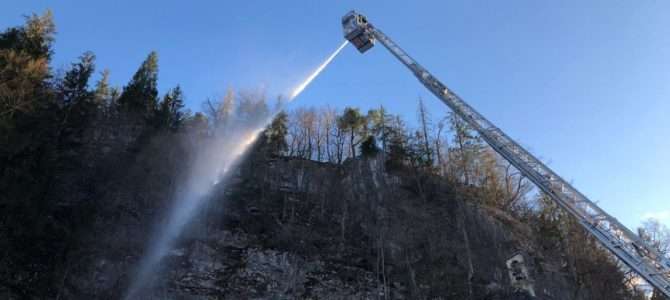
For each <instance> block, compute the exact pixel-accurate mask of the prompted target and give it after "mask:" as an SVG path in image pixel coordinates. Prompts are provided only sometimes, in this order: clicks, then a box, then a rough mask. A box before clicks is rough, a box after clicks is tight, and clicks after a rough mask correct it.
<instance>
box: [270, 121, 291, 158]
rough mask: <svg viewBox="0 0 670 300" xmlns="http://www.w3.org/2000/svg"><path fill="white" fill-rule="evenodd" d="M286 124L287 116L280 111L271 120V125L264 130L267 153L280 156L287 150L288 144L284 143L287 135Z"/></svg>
mask: <svg viewBox="0 0 670 300" xmlns="http://www.w3.org/2000/svg"><path fill="white" fill-rule="evenodd" d="M287 123H288V115H287V114H286V113H285V112H283V111H281V112H279V113H278V114H277V115H276V116H275V117H274V119H272V123H270V126H268V128H267V129H266V130H265V138H266V143H267V147H268V151H269V152H270V153H271V154H273V155H280V154H282V153H283V152H285V151H286V149H287V148H288V144H287V143H286V135H287V133H288V124H287Z"/></svg>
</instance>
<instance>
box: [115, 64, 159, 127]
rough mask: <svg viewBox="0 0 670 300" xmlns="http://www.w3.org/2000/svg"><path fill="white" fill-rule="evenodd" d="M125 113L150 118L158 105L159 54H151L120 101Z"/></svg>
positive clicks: (124, 91)
mask: <svg viewBox="0 0 670 300" xmlns="http://www.w3.org/2000/svg"><path fill="white" fill-rule="evenodd" d="M118 102H119V105H120V106H121V108H122V109H123V110H125V111H128V112H131V113H135V114H138V115H140V116H144V117H145V118H150V117H152V116H153V114H154V112H155V110H156V105H157V103H158V54H157V53H156V52H155V51H152V52H151V53H149V55H148V56H147V58H146V59H145V60H144V62H142V64H141V65H140V67H139V69H138V70H137V71H136V72H135V75H133V78H132V79H131V80H130V82H129V83H128V85H126V86H125V87H124V88H123V93H122V94H121V97H120V98H119V100H118Z"/></svg>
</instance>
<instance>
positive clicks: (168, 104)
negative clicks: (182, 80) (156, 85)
mask: <svg viewBox="0 0 670 300" xmlns="http://www.w3.org/2000/svg"><path fill="white" fill-rule="evenodd" d="M183 108H184V94H183V93H182V91H181V88H180V87H179V86H177V87H175V88H174V89H171V90H169V91H168V92H167V94H165V96H164V97H163V100H162V101H161V103H160V104H159V106H158V110H157V111H156V115H155V118H156V126H157V127H158V128H159V129H169V130H172V131H176V130H178V129H179V127H180V126H181V124H182V122H183V121H184V112H183V111H182V109H183Z"/></svg>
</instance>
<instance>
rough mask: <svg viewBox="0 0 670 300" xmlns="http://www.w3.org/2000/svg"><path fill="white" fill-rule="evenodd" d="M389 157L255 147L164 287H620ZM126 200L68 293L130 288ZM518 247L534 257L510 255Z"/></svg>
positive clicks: (445, 293) (381, 291)
mask: <svg viewBox="0 0 670 300" xmlns="http://www.w3.org/2000/svg"><path fill="white" fill-rule="evenodd" d="M382 162H383V161H382V160H381V158H380V157H377V158H371V159H360V160H352V161H348V162H347V163H345V164H343V165H339V166H337V165H332V164H327V163H318V162H313V161H308V160H302V159H290V158H285V157H273V158H269V157H266V156H264V155H259V154H256V155H253V156H252V157H251V158H250V159H249V161H248V162H246V163H245V164H244V165H243V166H242V168H241V170H240V172H239V174H237V176H236V177H235V178H233V180H231V181H232V182H231V183H230V184H229V185H228V186H227V187H221V188H220V190H219V191H218V192H217V193H216V195H215V196H213V198H212V199H211V202H210V204H209V205H208V207H207V208H206V210H205V211H204V212H203V213H202V214H201V216H199V217H198V219H197V221H196V222H195V223H194V224H193V225H192V226H191V227H190V228H189V230H188V232H187V233H186V234H185V238H184V239H183V240H182V241H181V242H180V245H179V247H178V248H176V249H175V250H174V251H172V252H171V254H170V256H169V258H168V259H167V260H166V262H165V264H164V266H163V271H162V272H158V273H159V274H161V275H160V278H159V279H158V281H159V282H158V283H157V284H156V287H155V288H153V289H152V295H153V297H155V299H531V296H530V295H531V293H534V294H535V295H536V296H537V298H538V299H616V298H609V297H607V298H595V297H593V298H592V297H591V296H589V295H590V293H591V292H592V291H590V290H579V289H578V288H577V286H578V284H577V282H576V278H575V275H574V273H573V272H572V270H571V268H570V267H569V266H568V261H567V260H566V259H564V258H562V257H563V256H562V255H561V254H560V253H557V252H556V249H552V248H547V247H545V243H543V242H542V241H541V239H542V237H540V236H538V235H537V231H536V230H534V229H533V228H530V227H529V226H528V225H526V224H523V223H521V222H519V221H516V220H515V219H514V218H511V217H510V216H508V215H507V214H505V213H504V212H501V211H495V210H492V209H486V208H481V207H476V206H475V205H473V203H474V201H473V199H471V196H469V195H472V194H474V193H473V192H472V191H471V190H470V189H472V188H466V187H462V186H459V185H457V184H451V183H448V182H444V181H443V180H440V179H439V178H431V177H425V178H420V179H417V178H415V177H413V176H412V177H408V176H406V175H404V173H403V172H391V173H389V172H385V171H384V164H383V163H382ZM417 180H421V181H422V182H421V185H422V187H421V189H420V190H419V189H417ZM119 214H121V216H119V217H117V218H114V219H113V222H112V221H111V220H107V221H105V220H101V221H100V222H101V223H98V224H97V226H96V232H95V233H94V234H93V236H94V237H97V238H96V239H95V240H92V241H91V244H90V245H89V247H86V248H87V249H86V250H85V252H90V257H89V258H87V259H83V263H82V264H80V265H77V266H73V267H72V269H71V270H70V272H69V274H68V276H67V278H65V280H64V281H65V282H63V287H64V288H63V290H61V291H60V292H59V293H60V294H61V297H63V298H82V299H83V298H100V299H118V298H120V297H122V295H123V292H124V288H125V287H126V286H127V285H128V284H129V282H128V281H129V280H130V275H132V268H133V266H134V265H136V264H137V262H138V260H139V258H140V257H141V255H142V245H143V243H144V242H146V241H147V236H146V234H149V233H148V232H149V231H148V230H147V226H149V222H146V221H143V220H142V218H137V217H136V216H132V215H128V214H124V213H123V212H119ZM133 220H134V221H133ZM140 232H144V234H139V233H140ZM101 237H107V238H101ZM119 245H126V246H124V247H121V248H120V247H119ZM133 245H134V246H133ZM515 255H520V256H521V257H522V260H523V263H522V267H523V269H521V267H519V268H516V269H515V268H514V267H508V265H507V263H508V260H510V259H511V258H513V257H514V256H515ZM517 257H518V256H517ZM521 277H523V278H521ZM517 279H518V281H517ZM611 284H612V285H613V286H615V284H616V283H611ZM605 292H606V291H605ZM611 293H616V291H611ZM145 297H147V295H145Z"/></svg>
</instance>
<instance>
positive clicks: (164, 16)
mask: <svg viewBox="0 0 670 300" xmlns="http://www.w3.org/2000/svg"><path fill="white" fill-rule="evenodd" d="M13 2H14V3H11V4H10V3H4V4H3V5H2V9H0V26H1V27H8V26H12V25H17V24H20V23H22V18H21V15H23V14H28V13H30V12H41V11H44V10H45V9H47V8H51V9H52V10H53V12H54V14H55V19H56V22H57V26H58V36H57V41H56V56H55V60H54V65H55V66H57V67H58V66H62V67H66V66H67V65H68V64H69V63H70V62H71V61H73V60H75V59H76V57H77V56H78V55H80V54H81V53H82V52H84V51H86V50H91V51H93V52H94V53H95V54H96V55H97V58H98V60H97V62H98V67H99V69H102V68H109V69H110V70H111V74H112V75H111V76H112V82H113V83H114V84H116V85H123V84H125V83H126V82H127V81H128V79H129V78H130V77H131V76H132V73H133V72H134V71H135V70H136V68H137V67H138V65H139V64H140V62H141V61H142V60H143V59H144V57H145V56H146V55H147V53H148V52H149V51H151V50H157V51H158V53H159V56H160V82H159V87H160V89H161V91H165V90H166V89H168V88H170V87H173V86H175V85H176V84H180V85H181V86H182V87H183V89H184V90H185V93H186V96H187V100H188V105H189V107H191V108H192V109H194V110H198V109H199V108H200V103H201V102H202V101H203V100H204V99H205V98H206V97H209V96H216V95H221V94H222V93H223V92H224V90H225V89H226V88H227V87H229V86H233V87H247V88H257V87H264V88H266V90H267V91H268V92H269V93H270V94H271V95H274V94H276V93H278V92H285V91H288V90H289V89H290V88H291V87H292V86H293V85H295V84H296V83H297V82H298V81H299V80H300V79H301V78H303V77H304V76H305V75H306V74H307V73H308V72H309V71H310V70H311V69H312V68H314V67H315V66H316V65H318V63H319V62H320V61H321V60H322V59H324V58H325V57H326V56H327V55H328V54H329V53H330V52H331V51H333V50H334V49H335V48H336V47H337V46H338V44H339V43H340V42H341V41H342V33H341V27H340V18H341V16H342V15H343V14H344V13H346V12H347V11H348V10H350V9H352V8H355V9H357V10H359V11H362V12H363V13H365V14H366V15H368V18H369V20H370V21H371V22H373V23H374V24H375V25H376V26H377V27H379V28H381V29H383V30H384V31H385V33H387V34H388V35H390V36H391V37H392V38H393V39H394V40H395V41H396V42H398V43H399V44H400V45H401V46H402V47H403V48H404V49H405V50H406V51H408V52H409V53H410V54H411V55H412V56H413V57H415V58H416V59H417V60H419V61H420V62H421V63H422V64H423V65H424V66H426V67H427V68H428V69H430V70H431V71H432V72H433V73H434V74H435V75H436V76H437V77H438V78H440V79H442V81H443V82H445V83H446V84H447V85H448V86H449V87H450V88H452V89H453V90H455V91H457V92H458V93H459V94H460V95H461V96H462V97H463V98H464V99H465V100H466V101H468V102H470V103H471V104H472V105H473V106H474V107H475V108H477V109H478V110H480V112H482V113H483V114H484V115H485V116H487V117H488V118H489V119H491V120H492V121H493V122H494V123H496V124H497V125H498V126H499V127H501V128H502V129H503V130H505V131H506V132H507V133H508V134H509V135H511V136H512V137H514V138H516V139H517V140H518V141H520V142H521V143H522V144H523V145H525V146H527V147H528V148H529V149H530V150H531V151H533V152H534V153H536V154H538V155H539V156H540V157H542V158H543V159H545V160H546V161H548V162H549V164H550V166H552V167H553V168H554V169H555V170H556V171H557V172H558V173H559V174H561V175H562V176H563V177H565V178H567V179H570V180H572V181H573V182H574V184H575V185H576V186H577V187H578V188H579V189H581V190H582V192H584V193H585V194H586V195H588V196H590V197H591V198H592V199H593V200H595V201H598V202H599V203H600V205H601V206H602V207H603V208H605V209H606V210H607V211H608V212H610V213H611V214H612V215H614V216H616V217H617V218H619V219H620V220H621V221H623V222H624V223H625V224H627V225H628V226H629V227H634V226H637V225H638V224H639V222H640V220H641V218H643V217H644V216H648V215H656V216H659V217H661V218H662V219H663V221H664V222H665V223H666V224H670V201H669V200H670V197H669V196H668V195H670V175H669V174H670V173H669V171H670V152H669V151H668V148H669V147H670V142H669V140H668V138H669V137H670V119H669V118H668V116H669V115H670V101H668V100H669V97H670V84H669V83H670V17H668V12H670V2H667V1H462V2H455V1H426V2H420V1H403V2H400V3H393V2H392V1H365V2H358V1H356V2H354V1H328V2H327V1H304V2H297V1H237V2H238V3H235V4H227V2H232V1H127V0H115V1H71V0H63V1H34V0H22V1H13ZM419 96H420V97H423V98H424V99H426V102H427V104H428V105H429V107H430V109H431V112H432V114H433V118H435V119H437V118H440V117H442V116H443V115H444V114H446V113H447V108H446V107H444V106H443V105H442V104H441V103H440V102H439V101H438V100H436V99H435V98H434V97H432V96H431V95H430V94H428V93H427V91H426V90H425V89H424V88H423V87H422V86H420V85H419V83H418V82H417V81H416V80H415V79H414V78H413V77H412V75H411V74H410V73H409V72H408V71H407V70H406V69H404V67H402V66H401V65H400V64H399V63H398V62H396V61H395V60H394V59H393V58H392V57H391V55H390V54H389V53H388V52H387V51H386V50H384V49H382V48H381V47H375V48H373V49H372V50H371V51H369V52H368V53H366V54H365V55H360V54H358V53H357V52H356V51H355V50H354V49H353V48H352V47H347V48H345V50H344V51H343V53H342V55H340V57H338V58H337V59H336V60H335V61H334V62H333V64H332V65H331V66H330V67H329V68H328V69H326V70H325V72H324V73H323V74H322V76H320V77H319V78H317V79H316V80H315V81H314V82H313V84H312V85H311V86H309V87H308V88H307V90H306V91H305V92H304V93H303V94H302V95H301V96H300V97H299V98H298V99H297V102H295V103H294V104H293V105H315V106H319V105H324V104H329V105H331V106H334V107H344V106H347V105H354V106H359V107H362V108H363V109H367V108H369V107H375V106H379V105H382V104H383V105H385V106H386V107H387V108H389V109H390V110H391V111H392V112H395V113H400V114H403V115H405V116H406V117H407V118H414V117H415V114H416V113H415V112H416V99H417V98H418V97H419Z"/></svg>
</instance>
